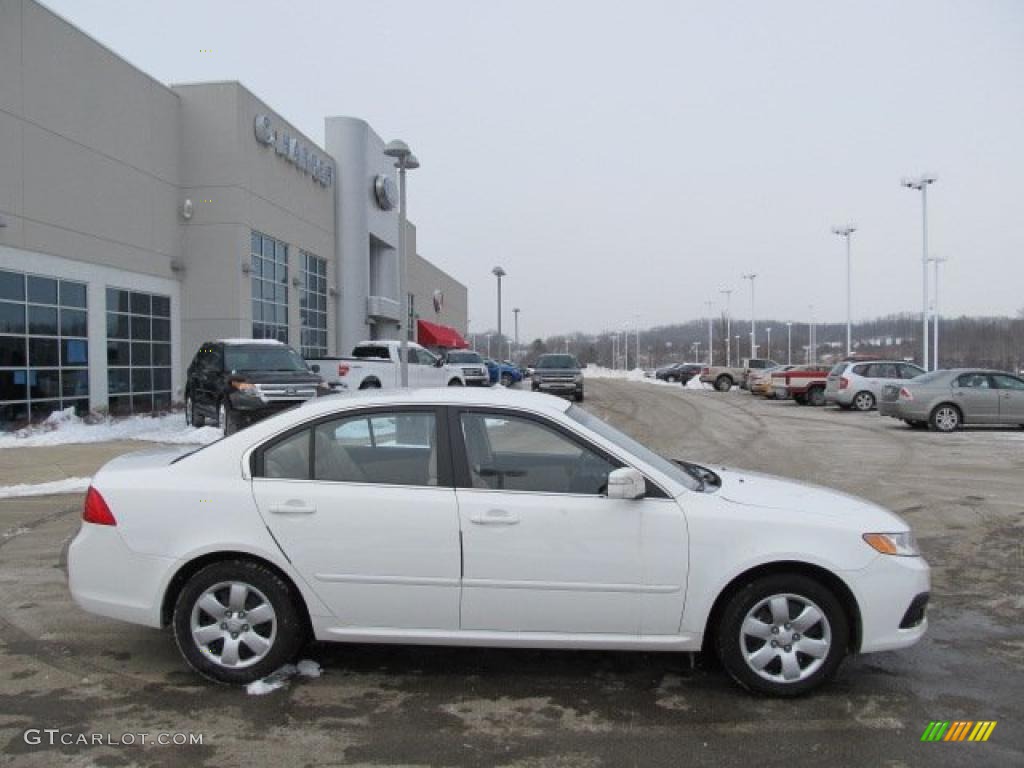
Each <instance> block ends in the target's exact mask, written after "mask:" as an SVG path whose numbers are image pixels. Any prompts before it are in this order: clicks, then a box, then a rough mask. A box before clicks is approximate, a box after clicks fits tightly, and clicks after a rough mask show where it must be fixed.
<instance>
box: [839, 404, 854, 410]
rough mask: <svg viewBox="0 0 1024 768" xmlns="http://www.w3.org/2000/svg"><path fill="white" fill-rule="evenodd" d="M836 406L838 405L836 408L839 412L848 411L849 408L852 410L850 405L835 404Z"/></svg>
mask: <svg viewBox="0 0 1024 768" xmlns="http://www.w3.org/2000/svg"><path fill="white" fill-rule="evenodd" d="M836 405H838V406H839V410H841V411H848V410H850V409H851V408H853V406H852V405H849V404H847V403H836Z"/></svg>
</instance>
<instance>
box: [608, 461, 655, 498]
mask: <svg viewBox="0 0 1024 768" xmlns="http://www.w3.org/2000/svg"><path fill="white" fill-rule="evenodd" d="M646 493H647V481H646V480H644V476H643V474H642V473H641V472H640V470H638V469H633V468H632V467H622V468H621V469H613V470H612V471H611V472H609V473H608V498H609V499H642V498H643V497H644V494H646Z"/></svg>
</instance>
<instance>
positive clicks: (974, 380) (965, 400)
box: [953, 373, 999, 424]
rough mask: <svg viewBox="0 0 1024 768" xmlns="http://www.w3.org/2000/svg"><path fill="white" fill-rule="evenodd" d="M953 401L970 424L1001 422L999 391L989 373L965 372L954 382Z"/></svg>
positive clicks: (965, 420)
mask: <svg viewBox="0 0 1024 768" xmlns="http://www.w3.org/2000/svg"><path fill="white" fill-rule="evenodd" d="M953 402H955V403H956V404H957V405H958V406H959V407H960V410H961V411H962V412H963V415H964V422H966V423H968V424H997V423H999V392H998V390H996V388H995V384H994V383H993V381H992V377H991V376H989V375H988V374H987V373H965V374H963V375H962V376H959V377H958V378H957V379H956V380H955V381H954V382H953Z"/></svg>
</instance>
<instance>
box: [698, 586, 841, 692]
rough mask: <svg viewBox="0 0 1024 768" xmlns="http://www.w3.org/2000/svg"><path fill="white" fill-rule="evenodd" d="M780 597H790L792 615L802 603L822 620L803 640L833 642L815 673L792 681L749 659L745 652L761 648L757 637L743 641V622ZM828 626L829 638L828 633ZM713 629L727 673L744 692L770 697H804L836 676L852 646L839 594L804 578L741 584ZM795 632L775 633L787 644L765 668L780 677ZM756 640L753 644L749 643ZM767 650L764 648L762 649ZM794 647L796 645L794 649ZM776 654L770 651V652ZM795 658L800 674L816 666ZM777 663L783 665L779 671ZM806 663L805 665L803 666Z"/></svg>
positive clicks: (804, 658)
mask: <svg viewBox="0 0 1024 768" xmlns="http://www.w3.org/2000/svg"><path fill="white" fill-rule="evenodd" d="M776 595H788V596H790V598H791V599H790V600H787V603H786V605H787V608H788V610H789V611H790V615H791V616H792V611H794V610H799V601H800V600H804V601H808V602H810V603H813V604H814V605H815V606H816V607H817V608H818V609H819V611H820V612H821V614H822V615H823V616H824V619H825V621H824V622H818V623H815V624H813V625H811V626H809V627H808V628H807V635H806V638H805V640H815V639H824V638H825V637H828V638H829V643H828V646H827V650H826V651H825V655H824V657H823V658H822V659H821V660H820V664H817V666H816V668H815V669H813V671H810V672H807V674H806V676H805V677H801V678H799V679H797V680H794V681H793V682H783V681H778V682H777V681H773V680H769V679H766V678H765V677H762V676H761V675H760V674H758V673H757V672H756V671H755V670H754V669H753V668H752V667H751V666H750V665H749V664H748V663H747V661H746V654H748V653H753V652H755V651H757V650H760V647H752V646H756V644H757V642H758V641H757V639H755V638H753V637H752V636H751V637H743V638H741V628H742V626H743V622H744V619H745V618H746V617H747V615H748V613H750V612H751V611H752V610H753V609H754V608H755V607H756V606H757V605H758V604H759V603H761V602H762V601H764V600H766V599H767V598H769V597H772V596H776ZM793 618H796V617H795V616H793ZM826 627H827V635H826ZM714 629H715V632H716V635H715V649H716V651H717V653H718V657H719V659H721V661H722V665H723V666H724V667H725V669H726V671H728V673H729V675H730V676H731V677H732V678H733V680H735V681H736V682H737V683H739V684H740V685H741V686H743V687H744V688H747V689H748V690H752V691H757V692H759V693H765V694H769V695H772V696H782V697H789V696H800V695H802V694H805V693H807V692H809V691H811V690H812V689H814V688H816V687H817V686H819V685H821V684H822V683H823V682H825V681H826V680H828V679H829V678H830V677H832V675H834V674H835V672H836V670H837V669H838V668H839V665H840V664H841V663H842V661H843V658H844V657H845V656H846V653H847V650H848V648H849V638H850V630H849V619H848V617H847V615H846V611H845V610H844V609H843V606H842V604H841V603H840V602H839V600H838V599H837V598H836V596H835V595H834V594H833V593H832V592H831V590H829V589H828V588H827V587H825V586H824V585H822V584H821V583H819V582H818V581H816V580H814V579H813V578H810V577H808V576H804V575H802V574H796V573H793V574H773V575H770V576H764V577H761V578H759V579H755V580H753V581H751V582H750V583H748V584H745V585H743V586H742V587H741V588H740V589H739V590H738V591H736V592H735V593H734V594H733V595H732V596H731V597H730V598H729V602H728V603H726V606H725V609H724V610H723V611H722V614H721V618H720V619H719V622H718V626H717V627H716V628H714ZM791 632H792V629H784V628H780V634H779V635H777V636H778V637H780V638H785V640H780V650H778V651H774V653H777V654H778V658H777V659H773V660H772V661H771V662H769V663H768V664H767V665H766V666H765V667H764V670H765V671H766V672H773V671H774V670H775V669H778V670H779V673H780V674H781V672H782V670H781V659H782V655H783V654H784V653H789V652H787V651H785V647H783V646H782V643H784V642H786V640H788V641H789V643H790V644H793V641H794V640H799V639H800V636H799V635H798V634H796V635H793V634H790V633H791ZM751 641H753V642H751ZM770 642H775V641H774V640H773V641H769V640H764V641H763V643H764V646H768V645H769V643H770ZM762 647H763V646H762ZM790 647H792V645H791V646H790ZM771 653H773V651H769V654H771ZM792 653H793V654H794V656H793V658H795V659H796V660H797V663H798V666H800V668H801V673H803V672H804V671H805V670H807V669H808V668H809V667H810V666H811V665H814V664H815V662H814V661H813V657H810V656H808V655H806V654H800V653H798V652H797V651H792ZM776 660H778V661H779V665H778V667H775V666H774V665H775V663H776ZM805 665H806V666H805Z"/></svg>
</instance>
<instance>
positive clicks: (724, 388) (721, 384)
mask: <svg viewBox="0 0 1024 768" xmlns="http://www.w3.org/2000/svg"><path fill="white" fill-rule="evenodd" d="M715 389H717V390H718V391H719V392H728V391H729V390H730V389H732V379H731V378H729V377H728V376H726V375H725V374H724V373H723V374H722V375H721V376H719V377H718V378H717V379H715Z"/></svg>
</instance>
